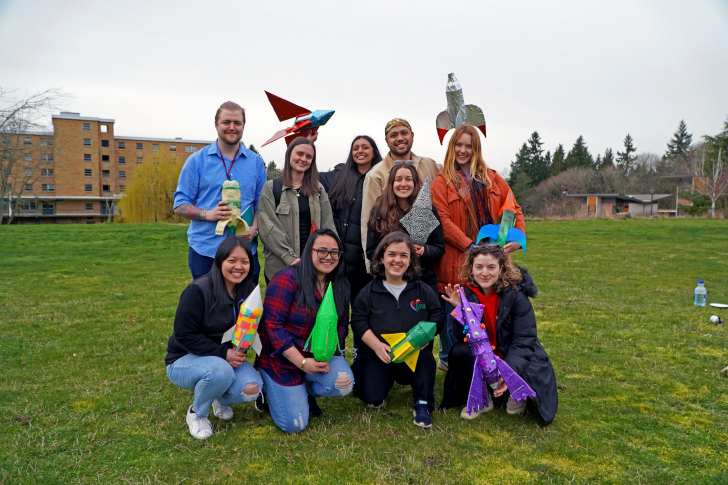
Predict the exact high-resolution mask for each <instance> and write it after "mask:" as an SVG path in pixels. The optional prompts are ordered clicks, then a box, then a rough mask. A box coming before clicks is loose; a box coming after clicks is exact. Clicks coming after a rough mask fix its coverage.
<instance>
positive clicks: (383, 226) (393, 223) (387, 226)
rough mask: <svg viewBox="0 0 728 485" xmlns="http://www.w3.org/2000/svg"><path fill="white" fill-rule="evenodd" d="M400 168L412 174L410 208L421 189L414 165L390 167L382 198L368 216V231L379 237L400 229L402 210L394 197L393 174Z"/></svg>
mask: <svg viewBox="0 0 728 485" xmlns="http://www.w3.org/2000/svg"><path fill="white" fill-rule="evenodd" d="M402 168H406V169H408V170H409V171H410V172H411V173H412V181H413V182H414V184H415V187H414V189H413V190H412V195H410V196H409V198H408V200H409V203H410V207H412V204H414V202H415V199H416V198H417V194H419V193H420V189H421V188H422V182H421V181H420V176H419V175H418V174H417V170H415V167H414V165H407V164H405V163H403V164H401V165H395V166H394V167H392V170H390V171H389V180H387V186H386V187H385V188H384V192H383V193H382V196H381V197H379V198H378V199H377V201H376V202H375V203H374V207H372V212H371V214H370V215H369V223H368V229H369V230H370V231H376V232H377V234H379V235H380V236H384V235H386V234H389V233H390V232H394V231H399V230H401V228H402V227H401V225H400V223H399V220H400V219H402V218H403V217H404V210H402V208H401V207H400V206H399V203H398V202H397V196H396V195H394V179H395V174H396V173H397V171H398V170H400V169H402Z"/></svg>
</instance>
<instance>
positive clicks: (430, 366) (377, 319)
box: [351, 231, 445, 428]
mask: <svg viewBox="0 0 728 485" xmlns="http://www.w3.org/2000/svg"><path fill="white" fill-rule="evenodd" d="M420 271H421V270H420V266H419V262H418V259H417V254H416V252H415V248H414V246H413V244H412V241H411V240H410V238H409V236H408V235H407V234H405V233H403V232H401V231H396V232H392V233H389V234H388V235H386V236H385V237H384V239H382V241H381V242H380V243H379V246H377V249H376V251H375V252H374V257H373V259H372V265H371V273H372V275H374V277H375V279H374V280H373V281H372V282H371V283H369V284H368V285H367V286H365V287H364V289H363V290H362V291H361V293H359V297H358V298H357V299H356V302H355V303H354V307H353V308H352V313H351V328H352V330H353V332H354V334H355V335H356V336H357V337H358V338H359V339H361V341H363V342H364V343H365V344H366V345H362V346H361V347H360V348H359V352H358V354H357V357H356V361H355V362H354V364H353V365H352V371H353V372H354V394H356V395H357V397H359V399H361V400H362V401H364V402H365V403H366V404H368V405H370V406H372V407H375V408H379V407H381V406H382V405H384V399H385V398H386V397H387V394H389V391H390V389H392V386H393V385H394V383H395V382H397V383H398V384H402V385H410V386H412V394H413V398H414V411H413V414H414V415H415V420H414V424H415V425H417V426H420V427H423V428H429V427H431V426H432V418H431V417H430V413H432V411H433V410H434V409H435V396H434V390H435V357H434V356H433V355H432V342H430V343H429V344H428V345H427V346H426V347H424V348H423V349H422V350H421V351H420V355H419V358H418V360H417V365H416V366H415V370H414V372H413V371H412V370H411V369H410V368H409V367H408V366H407V364H406V363H404V362H402V363H398V364H392V363H391V359H390V357H389V352H390V351H391V348H390V346H389V345H388V344H387V343H386V342H385V341H384V340H383V339H382V334H390V333H406V332H408V331H409V330H410V329H412V328H413V327H414V326H415V325H417V324H418V323H419V322H423V321H426V322H434V323H436V324H437V333H439V331H440V330H441V329H442V326H443V324H444V323H445V312H444V311H443V309H442V306H441V305H440V302H439V301H438V298H437V294H436V293H435V292H434V291H433V290H432V288H430V287H429V285H427V284H425V283H424V282H422V281H421V280H419V279H418V278H417V276H419V274H420Z"/></svg>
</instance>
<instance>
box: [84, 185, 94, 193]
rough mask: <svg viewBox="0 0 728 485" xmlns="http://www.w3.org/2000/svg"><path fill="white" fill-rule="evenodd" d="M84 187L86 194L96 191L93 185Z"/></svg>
mask: <svg viewBox="0 0 728 485" xmlns="http://www.w3.org/2000/svg"><path fill="white" fill-rule="evenodd" d="M83 187H84V189H85V190H86V192H93V191H94V187H93V185H91V184H86V185H84V186H83Z"/></svg>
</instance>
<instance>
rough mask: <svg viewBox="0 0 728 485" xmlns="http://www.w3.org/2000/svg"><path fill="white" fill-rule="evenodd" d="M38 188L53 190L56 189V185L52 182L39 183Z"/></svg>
mask: <svg viewBox="0 0 728 485" xmlns="http://www.w3.org/2000/svg"><path fill="white" fill-rule="evenodd" d="M40 189H41V190H42V191H43V192H53V191H54V190H56V186H55V185H54V184H41V185H40Z"/></svg>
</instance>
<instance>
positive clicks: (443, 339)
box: [439, 300, 455, 362]
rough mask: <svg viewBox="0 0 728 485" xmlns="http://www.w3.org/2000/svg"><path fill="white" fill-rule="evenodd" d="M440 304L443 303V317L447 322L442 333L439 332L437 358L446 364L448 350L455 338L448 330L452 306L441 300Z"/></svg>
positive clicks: (449, 329)
mask: <svg viewBox="0 0 728 485" xmlns="http://www.w3.org/2000/svg"><path fill="white" fill-rule="evenodd" d="M442 302H444V303H445V308H444V310H445V315H447V320H446V321H445V327H444V328H443V329H442V332H440V352H439V356H440V359H441V360H443V361H445V362H447V356H448V354H449V353H450V349H451V348H452V346H453V344H454V343H455V337H454V336H453V334H452V330H451V328H450V321H451V320H452V315H451V313H452V310H453V307H452V305H451V304H450V303H449V302H447V301H445V300H442Z"/></svg>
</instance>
